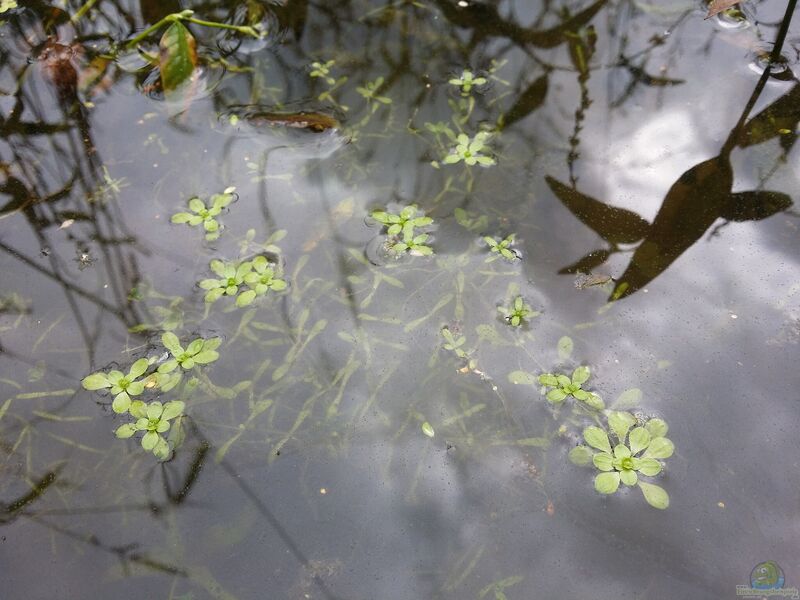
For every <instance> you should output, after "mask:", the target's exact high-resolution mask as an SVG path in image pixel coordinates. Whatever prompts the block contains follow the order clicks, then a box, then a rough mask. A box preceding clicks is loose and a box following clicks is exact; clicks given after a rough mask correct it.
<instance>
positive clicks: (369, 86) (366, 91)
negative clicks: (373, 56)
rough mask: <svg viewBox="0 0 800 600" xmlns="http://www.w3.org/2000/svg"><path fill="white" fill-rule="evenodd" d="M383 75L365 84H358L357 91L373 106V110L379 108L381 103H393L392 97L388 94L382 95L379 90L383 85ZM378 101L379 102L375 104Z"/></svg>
mask: <svg viewBox="0 0 800 600" xmlns="http://www.w3.org/2000/svg"><path fill="white" fill-rule="evenodd" d="M383 82H384V79H383V77H378V78H377V79H376V80H375V81H368V82H366V83H365V84H364V85H363V86H357V87H356V91H357V92H358V93H359V94H360V95H361V97H363V98H364V100H366V101H367V104H368V105H369V106H370V107H371V109H372V112H375V111H376V110H378V107H379V105H380V104H391V103H392V99H391V98H389V97H388V96H381V95H379V94H378V90H379V89H381V86H383ZM374 102H377V103H378V104H375V103H374Z"/></svg>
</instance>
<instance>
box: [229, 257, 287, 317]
mask: <svg viewBox="0 0 800 600" xmlns="http://www.w3.org/2000/svg"><path fill="white" fill-rule="evenodd" d="M252 265H253V270H252V271H250V272H249V273H247V274H246V275H245V276H244V282H245V283H246V284H247V285H248V286H249V287H250V289H249V290H247V291H246V292H242V293H241V294H240V295H239V297H238V298H237V299H236V304H237V306H247V305H248V304H251V303H252V302H253V300H255V299H256V297H258V296H263V295H264V294H266V293H267V292H268V291H270V290H272V291H274V292H280V291H282V290H285V289H286V282H285V281H284V280H283V279H279V278H278V276H277V274H276V272H275V269H276V268H277V267H276V265H274V264H273V263H271V262H269V261H268V260H267V258H266V257H265V256H256V257H255V258H254V259H253V260H252Z"/></svg>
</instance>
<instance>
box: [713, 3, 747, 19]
mask: <svg viewBox="0 0 800 600" xmlns="http://www.w3.org/2000/svg"><path fill="white" fill-rule="evenodd" d="M741 1H742V0H712V2H711V4H710V5H709V7H708V14H707V15H706V19H710V18H711V17H713V16H714V15H716V14H718V13H721V12H722V11H723V10H728V9H729V8H730V7H731V6H735V5H737V4H739V3H740V2H741Z"/></svg>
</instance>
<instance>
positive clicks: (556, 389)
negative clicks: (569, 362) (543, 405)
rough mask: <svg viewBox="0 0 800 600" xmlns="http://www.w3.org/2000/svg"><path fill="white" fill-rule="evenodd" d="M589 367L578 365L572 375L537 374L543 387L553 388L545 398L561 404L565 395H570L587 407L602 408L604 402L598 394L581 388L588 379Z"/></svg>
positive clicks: (552, 402)
mask: <svg viewBox="0 0 800 600" xmlns="http://www.w3.org/2000/svg"><path fill="white" fill-rule="evenodd" d="M590 374H591V371H590V370H589V367H585V366H580V367H578V368H576V369H575V370H574V371H573V372H572V377H571V378H570V377H568V376H567V375H564V374H563V373H562V374H553V373H544V374H542V375H539V383H541V384H542V385H543V386H545V387H551V388H553V389H552V390H550V391H549V392H547V396H546V398H547V400H548V401H549V402H550V403H551V404H561V403H562V402H563V401H564V400H565V399H566V398H567V396H572V397H573V398H575V399H576V400H579V401H580V402H582V403H583V404H585V405H586V406H588V407H589V408H593V409H595V410H603V409H604V408H605V404H603V401H602V400H601V399H600V396H598V395H597V394H594V393H592V392H587V391H586V390H584V389H583V384H584V383H586V381H587V380H588V379H589V375H590Z"/></svg>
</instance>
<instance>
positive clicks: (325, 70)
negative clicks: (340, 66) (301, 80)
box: [309, 60, 336, 85]
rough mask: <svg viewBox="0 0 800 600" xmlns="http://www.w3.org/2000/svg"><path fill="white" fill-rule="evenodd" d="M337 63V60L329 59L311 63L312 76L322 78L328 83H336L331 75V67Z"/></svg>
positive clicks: (310, 73)
mask: <svg viewBox="0 0 800 600" xmlns="http://www.w3.org/2000/svg"><path fill="white" fill-rule="evenodd" d="M335 64H336V61H335V60H329V61H327V62H324V63H321V62H318V61H315V62H312V63H311V71H310V72H309V76H310V77H315V78H320V79H322V80H323V81H325V83H327V84H328V85H334V84H335V83H336V80H335V79H334V78H333V77H331V67H332V66H333V65H335Z"/></svg>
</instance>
